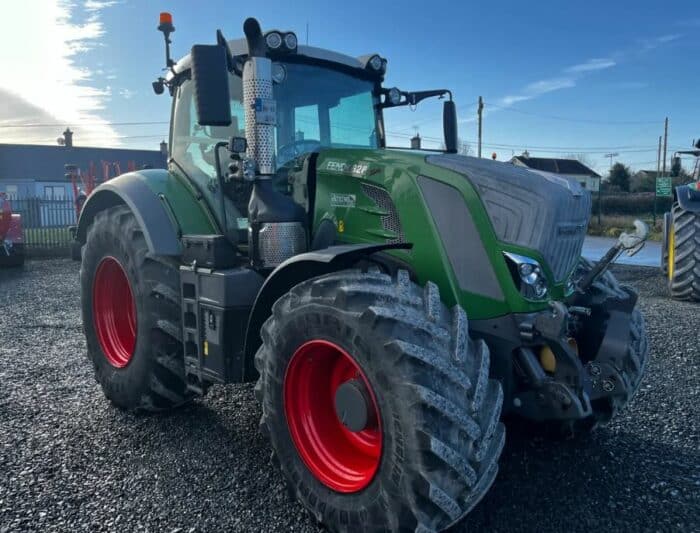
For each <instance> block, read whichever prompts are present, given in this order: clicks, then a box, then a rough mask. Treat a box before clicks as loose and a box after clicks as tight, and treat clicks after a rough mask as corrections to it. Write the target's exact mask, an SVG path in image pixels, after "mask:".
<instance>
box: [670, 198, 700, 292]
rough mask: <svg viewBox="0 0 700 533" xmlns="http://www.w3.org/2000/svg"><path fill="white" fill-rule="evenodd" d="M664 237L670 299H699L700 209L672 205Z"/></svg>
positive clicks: (676, 204)
mask: <svg viewBox="0 0 700 533" xmlns="http://www.w3.org/2000/svg"><path fill="white" fill-rule="evenodd" d="M670 222H671V227H670V229H669V231H668V239H667V252H666V253H667V257H668V260H667V264H668V266H667V268H666V275H667V277H668V287H669V290H670V291H671V298H673V299H674V300H686V301H691V302H698V301H700V213H693V212H691V211H686V210H685V209H683V208H682V207H681V206H680V205H679V204H678V203H675V204H674V205H673V210H672V214H671V217H670Z"/></svg>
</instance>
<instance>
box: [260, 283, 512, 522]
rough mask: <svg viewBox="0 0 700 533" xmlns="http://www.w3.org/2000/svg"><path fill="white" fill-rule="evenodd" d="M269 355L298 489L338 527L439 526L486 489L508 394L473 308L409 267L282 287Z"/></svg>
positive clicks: (274, 426)
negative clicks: (471, 315)
mask: <svg viewBox="0 0 700 533" xmlns="http://www.w3.org/2000/svg"><path fill="white" fill-rule="evenodd" d="M262 339H263V344H262V346H261V348H260V349H259V351H258V353H257V355H256V367H257V369H258V371H259V372H260V379H259V381H258V384H257V386H256V393H257V395H258V397H259V398H260V399H261V401H262V407H263V415H262V420H261V429H262V430H263V431H264V432H266V433H267V434H268V435H269V437H270V440H271V443H272V447H273V449H274V456H275V457H276V459H277V462H278V463H279V464H280V466H281V469H282V472H283V474H284V476H285V478H286V479H287V482H288V484H289V487H290V489H291V492H292V493H293V494H294V495H295V496H296V497H297V498H298V499H299V500H301V502H302V503H303V504H304V505H305V506H306V508H307V509H308V510H309V511H310V512H311V514H312V516H313V517H314V518H315V519H316V520H317V521H318V522H321V523H323V524H324V525H326V527H328V528H330V529H331V530H332V531H358V530H362V531H426V532H427V531H437V530H442V529H444V528H446V527H448V526H449V525H451V524H452V523H454V522H456V521H458V520H459V519H460V518H462V517H463V516H464V515H465V514H466V513H468V512H469V510H470V509H472V508H473V507H474V506H475V505H476V504H477V502H478V501H479V500H480V499H481V498H482V496H483V495H484V494H485V493H486V492H487V490H488V489H489V487H490V486H491V484H492V483H493V481H494V478H495V476H496V472H497V470H498V463H497V461H498V458H499V456H500V453H501V450H502V447H503V443H504V438H505V433H504V427H503V425H502V424H501V423H500V422H499V417H500V412H501V404H502V400H503V393H502V391H501V386H500V384H499V383H498V382H496V381H493V380H490V379H489V377H488V374H489V352H488V348H487V347H486V344H485V343H484V342H483V341H478V342H476V341H473V340H472V339H471V338H470V337H469V333H468V329H467V320H466V316H465V314H464V311H463V310H462V309H461V308H459V307H455V308H453V309H452V311H449V310H448V309H447V308H446V307H445V306H444V305H443V304H442V303H441V301H440V297H439V294H438V291H437V287H436V286H435V285H433V284H432V283H428V284H427V285H426V287H425V288H424V289H421V288H419V287H418V286H416V285H415V284H413V283H411V282H410V281H409V278H408V275H407V273H406V272H405V271H400V272H399V273H398V275H397V277H396V278H395V279H392V278H391V277H389V276H387V275H384V274H381V273H379V272H366V273H363V272H359V271H343V272H339V273H334V274H330V275H326V276H322V277H319V278H316V279H313V280H310V281H306V282H303V283H301V284H299V285H297V286H296V287H294V288H293V289H292V291H291V292H289V293H287V294H286V295H285V296H283V297H282V298H280V300H279V301H277V303H276V304H275V306H274V308H273V315H272V317H271V318H270V319H269V320H268V321H267V322H266V323H265V325H264V326H263V329H262Z"/></svg>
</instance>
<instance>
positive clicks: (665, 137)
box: [662, 117, 668, 176]
mask: <svg viewBox="0 0 700 533" xmlns="http://www.w3.org/2000/svg"><path fill="white" fill-rule="evenodd" d="M667 149H668V117H666V122H664V164H663V168H662V171H663V175H664V176H666V151H667Z"/></svg>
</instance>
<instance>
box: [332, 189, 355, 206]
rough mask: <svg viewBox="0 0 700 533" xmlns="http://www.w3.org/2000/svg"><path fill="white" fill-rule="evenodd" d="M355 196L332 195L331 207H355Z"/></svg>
mask: <svg viewBox="0 0 700 533" xmlns="http://www.w3.org/2000/svg"><path fill="white" fill-rule="evenodd" d="M356 199H357V198H356V197H355V195H354V194H339V193H335V192H333V193H331V207H355V201H356Z"/></svg>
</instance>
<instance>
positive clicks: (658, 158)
mask: <svg viewBox="0 0 700 533" xmlns="http://www.w3.org/2000/svg"><path fill="white" fill-rule="evenodd" d="M660 171H661V135H659V151H658V153H657V154H656V179H655V180H654V227H656V184H657V183H658V182H659V172H660Z"/></svg>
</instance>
